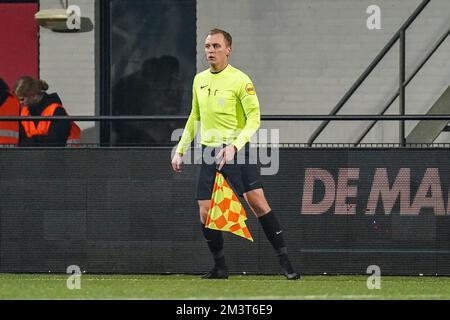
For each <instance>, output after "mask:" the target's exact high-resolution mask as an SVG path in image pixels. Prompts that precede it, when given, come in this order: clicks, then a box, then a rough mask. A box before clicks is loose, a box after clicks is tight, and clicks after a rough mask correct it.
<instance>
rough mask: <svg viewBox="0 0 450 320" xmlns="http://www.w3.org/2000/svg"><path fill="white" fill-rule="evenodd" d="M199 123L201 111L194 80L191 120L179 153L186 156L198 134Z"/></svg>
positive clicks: (178, 149)
mask: <svg viewBox="0 0 450 320" xmlns="http://www.w3.org/2000/svg"><path fill="white" fill-rule="evenodd" d="M199 121H200V110H199V104H198V98H197V92H196V90H195V80H194V85H193V89H192V110H191V114H190V115H189V119H188V121H187V122H186V126H185V128H184V131H183V135H182V137H181V140H180V142H179V143H178V146H177V152H178V153H180V154H185V153H186V151H187V150H188V149H189V146H190V145H191V142H192V140H194V138H195V135H196V134H197V131H198V124H199Z"/></svg>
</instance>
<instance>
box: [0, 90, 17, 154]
mask: <svg viewBox="0 0 450 320" xmlns="http://www.w3.org/2000/svg"><path fill="white" fill-rule="evenodd" d="M19 113H20V103H19V100H18V99H17V98H16V97H15V96H14V95H13V94H9V95H8V98H6V100H5V102H4V103H3V104H2V105H0V116H3V117H7V116H12V117H15V116H19ZM18 143H19V122H18V121H0V144H12V145H17V144H18Z"/></svg>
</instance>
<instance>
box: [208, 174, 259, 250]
mask: <svg viewBox="0 0 450 320" xmlns="http://www.w3.org/2000/svg"><path fill="white" fill-rule="evenodd" d="M245 220H247V213H246V212H245V209H244V206H243V205H242V203H241V202H240V201H239V198H238V197H237V196H236V194H235V193H234V192H233V190H232V189H231V187H230V185H229V184H228V182H227V181H226V180H225V177H224V176H223V175H222V174H221V173H220V172H219V171H218V172H217V173H216V178H215V180H214V189H213V193H212V197H211V204H210V205H209V211H208V217H207V219H206V228H209V229H215V230H220V231H228V232H231V233H234V234H235V235H238V236H240V237H243V238H245V239H247V240H250V241H252V242H253V238H252V235H251V234H250V231H249V230H248V228H247V226H246V225H245Z"/></svg>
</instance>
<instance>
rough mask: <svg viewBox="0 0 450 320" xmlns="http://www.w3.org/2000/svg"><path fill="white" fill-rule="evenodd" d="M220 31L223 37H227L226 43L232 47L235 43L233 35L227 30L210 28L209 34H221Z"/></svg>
mask: <svg viewBox="0 0 450 320" xmlns="http://www.w3.org/2000/svg"><path fill="white" fill-rule="evenodd" d="M219 33H220V34H222V35H223V37H224V38H225V42H226V44H227V45H228V46H229V47H231V45H232V43H233V38H232V37H231V34H229V33H228V32H226V31H225V30H222V29H217V28H214V29H211V30H209V32H208V35H209V36H212V35H213V34H219Z"/></svg>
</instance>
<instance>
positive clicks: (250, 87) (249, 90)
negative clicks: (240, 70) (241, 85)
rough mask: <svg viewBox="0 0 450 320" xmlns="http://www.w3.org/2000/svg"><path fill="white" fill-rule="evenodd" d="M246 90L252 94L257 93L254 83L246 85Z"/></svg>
mask: <svg viewBox="0 0 450 320" xmlns="http://www.w3.org/2000/svg"><path fill="white" fill-rule="evenodd" d="M245 91H246V92H247V93H248V94H249V95H251V96H254V95H256V91H255V87H254V86H253V83H248V84H247V85H246V86H245Z"/></svg>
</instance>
